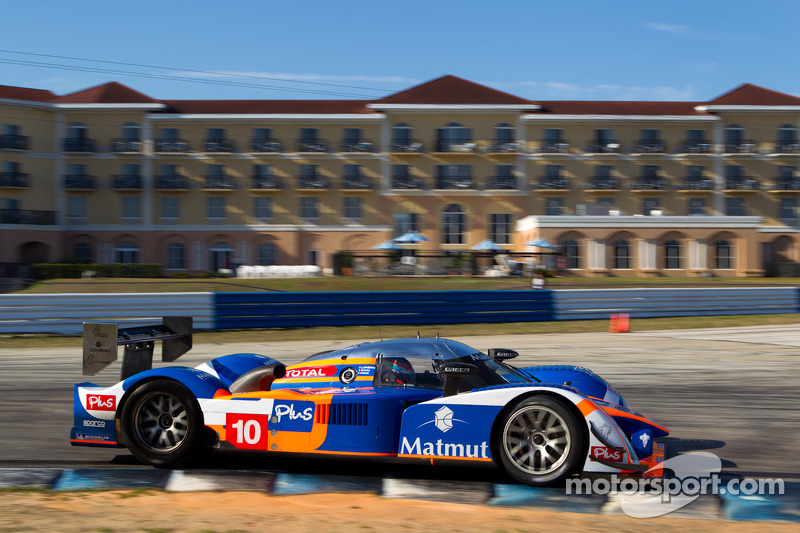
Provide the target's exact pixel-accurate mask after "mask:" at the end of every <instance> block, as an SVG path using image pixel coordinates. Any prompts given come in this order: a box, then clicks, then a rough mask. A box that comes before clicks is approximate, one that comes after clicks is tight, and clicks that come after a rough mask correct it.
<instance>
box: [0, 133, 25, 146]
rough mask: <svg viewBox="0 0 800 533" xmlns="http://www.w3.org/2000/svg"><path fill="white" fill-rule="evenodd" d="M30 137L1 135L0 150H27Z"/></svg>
mask: <svg viewBox="0 0 800 533" xmlns="http://www.w3.org/2000/svg"><path fill="white" fill-rule="evenodd" d="M27 149H28V137H25V136H24V135H13V134H10V133H9V134H6V135H0V150H27Z"/></svg>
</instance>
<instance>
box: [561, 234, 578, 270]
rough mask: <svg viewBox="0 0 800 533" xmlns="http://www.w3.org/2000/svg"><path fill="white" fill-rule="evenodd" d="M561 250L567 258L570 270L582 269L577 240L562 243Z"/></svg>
mask: <svg viewBox="0 0 800 533" xmlns="http://www.w3.org/2000/svg"><path fill="white" fill-rule="evenodd" d="M561 250H562V251H563V252H564V255H565V256H566V259H567V268H568V269H576V268H581V250H580V245H578V241H576V240H575V239H567V240H565V241H562V242H561Z"/></svg>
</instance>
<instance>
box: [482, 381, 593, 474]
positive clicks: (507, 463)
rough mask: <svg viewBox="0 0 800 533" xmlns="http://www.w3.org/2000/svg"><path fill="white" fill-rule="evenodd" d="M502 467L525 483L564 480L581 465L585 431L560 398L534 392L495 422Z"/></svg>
mask: <svg viewBox="0 0 800 533" xmlns="http://www.w3.org/2000/svg"><path fill="white" fill-rule="evenodd" d="M497 429H498V433H497V436H496V438H497V441H496V443H497V449H498V450H499V454H500V461H501V463H502V466H503V468H504V469H505V471H506V472H507V473H508V474H509V475H511V476H512V477H514V478H516V479H518V480H519V481H522V482H523V483H527V484H528V485H551V484H554V483H558V482H560V481H563V480H564V479H565V478H567V477H569V476H570V475H572V474H573V473H575V472H576V471H577V470H578V469H579V468H580V467H581V465H582V461H583V460H584V457H583V455H584V454H583V449H584V442H583V441H584V434H585V432H584V431H583V429H582V426H581V425H580V423H579V421H578V419H577V417H576V416H575V415H574V414H573V413H572V411H571V410H570V409H569V408H567V406H566V405H565V404H564V403H563V401H561V400H559V399H557V398H552V397H547V396H534V397H531V398H527V399H525V400H522V401H520V402H519V403H517V404H516V405H515V406H514V407H513V408H512V409H511V410H510V411H508V414H507V416H506V417H505V418H504V419H503V421H502V423H501V424H500V425H499V426H498V428H497Z"/></svg>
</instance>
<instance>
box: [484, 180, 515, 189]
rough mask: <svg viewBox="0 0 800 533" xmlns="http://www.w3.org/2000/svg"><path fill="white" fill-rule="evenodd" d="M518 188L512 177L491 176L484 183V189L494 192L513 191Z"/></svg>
mask: <svg viewBox="0 0 800 533" xmlns="http://www.w3.org/2000/svg"><path fill="white" fill-rule="evenodd" d="M518 188H519V184H518V183H517V178H515V177H513V176H492V177H490V178H489V179H488V180H487V181H486V189H489V190H495V191H514V190H517V189H518Z"/></svg>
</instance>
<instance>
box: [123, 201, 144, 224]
mask: <svg viewBox="0 0 800 533" xmlns="http://www.w3.org/2000/svg"><path fill="white" fill-rule="evenodd" d="M141 217H142V198H141V196H123V197H122V218H128V219H137V218H141Z"/></svg>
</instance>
